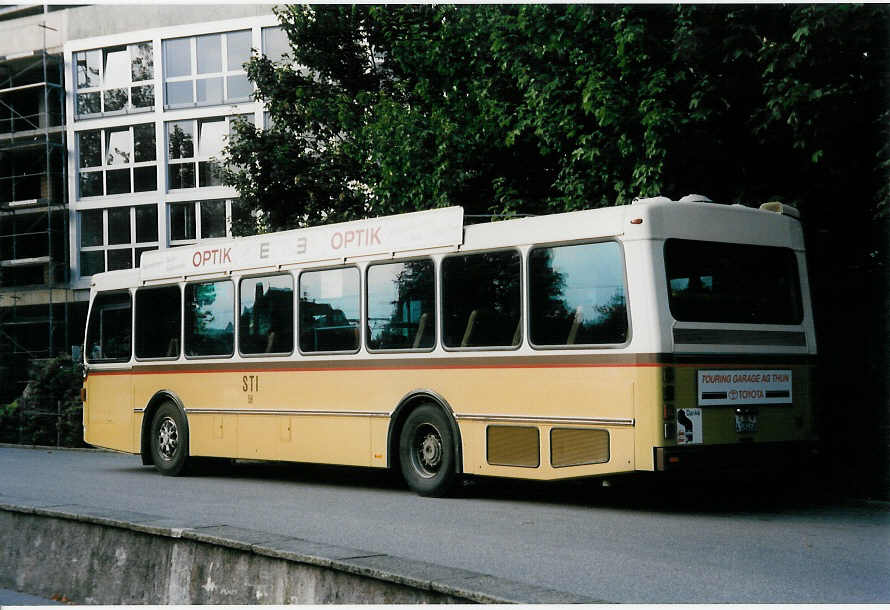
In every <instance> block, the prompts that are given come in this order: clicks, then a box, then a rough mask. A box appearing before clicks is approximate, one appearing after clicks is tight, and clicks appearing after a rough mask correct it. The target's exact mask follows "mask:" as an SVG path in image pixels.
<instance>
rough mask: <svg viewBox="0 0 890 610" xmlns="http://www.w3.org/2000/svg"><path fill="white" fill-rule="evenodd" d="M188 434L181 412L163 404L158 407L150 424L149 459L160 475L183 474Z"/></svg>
mask: <svg viewBox="0 0 890 610" xmlns="http://www.w3.org/2000/svg"><path fill="white" fill-rule="evenodd" d="M188 447H189V433H188V425H187V424H186V422H185V418H184V417H183V416H182V412H181V411H180V410H179V409H177V408H176V405H174V404H172V403H169V402H165V403H164V404H162V405H161V406H160V407H158V410H157V412H156V413H155V416H154V418H153V419H152V423H151V457H152V460H153V461H154V465H155V468H157V469H158V471H159V472H160V473H161V474H164V475H168V476H177V475H180V474H184V473H185V467H186V463H187V462H188V457H189V456H188V453H189V450H188Z"/></svg>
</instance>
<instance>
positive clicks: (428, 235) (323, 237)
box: [93, 197, 803, 289]
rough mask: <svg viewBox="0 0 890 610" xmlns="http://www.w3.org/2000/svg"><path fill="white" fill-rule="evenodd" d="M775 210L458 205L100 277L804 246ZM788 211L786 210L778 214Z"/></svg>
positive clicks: (658, 201) (193, 250)
mask: <svg viewBox="0 0 890 610" xmlns="http://www.w3.org/2000/svg"><path fill="white" fill-rule="evenodd" d="M781 210H782V207H781V206H779V208H778V210H777V209H776V208H775V206H773V207H771V208H769V209H757V208H752V207H747V206H741V205H725V204H715V203H710V202H701V201H694V202H692V201H680V202H677V201H671V200H670V199H667V198H666V197H656V198H651V199H645V200H640V201H638V202H635V203H634V204H632V205H624V206H614V207H608V208H598V209H592V210H581V211H575V212H564V213H560V214H550V215H546V216H536V217H528V218H519V219H512V220H503V221H497V222H489V223H482V224H475V225H469V226H466V227H464V225H463V220H464V215H463V208H461V207H458V206H455V207H448V208H438V209H433V210H426V211H421V212H411V213H407V214H398V215H394V216H383V217H378V218H371V219H366V220H356V221H352V222H345V223H338V224H331V225H322V226H318V227H310V228H305V229H294V230H290V231H281V232H278V233H268V234H264V235H255V236H250V237H236V238H221V239H211V240H203V241H201V242H198V243H196V244H193V245H190V246H179V247H176V248H165V249H162V250H155V251H149V252H145V253H143V254H142V261H141V266H140V267H139V268H138V269H129V270H123V271H111V272H106V273H101V274H96V275H94V276H93V285H94V286H96V287H97V288H99V289H112V288H117V287H123V286H136V285H139V284H143V283H146V282H151V281H156V280H164V279H173V278H182V277H196V276H198V277H200V276H204V275H212V274H219V273H221V272H225V271H227V270H233V269H237V270H251V269H257V270H260V269H277V268H280V267H283V266H287V265H300V264H306V263H318V264H325V263H329V264H339V263H343V262H344V261H346V260H347V259H352V260H354V259H356V258H359V259H360V258H362V257H380V256H393V257H395V256H410V255H411V254H419V253H422V252H429V251H443V252H448V251H456V250H458V249H461V247H463V248H467V249H469V248H472V249H474V250H476V249H487V248H499V247H507V246H513V245H519V244H533V243H547V242H569V241H575V240H581V239H600V238H608V237H617V236H623V239H625V240H629V239H659V238H665V237H678V238H687V239H699V240H707V241H726V242H739V243H762V244H764V245H781V246H786V247H791V248H793V249H796V250H802V249H803V237H802V232H801V230H800V225H799V223H798V222H797V221H796V220H794V219H793V218H792V217H790V216H788V215H785V214H783V213H782V211H781ZM777 212H778V213H777Z"/></svg>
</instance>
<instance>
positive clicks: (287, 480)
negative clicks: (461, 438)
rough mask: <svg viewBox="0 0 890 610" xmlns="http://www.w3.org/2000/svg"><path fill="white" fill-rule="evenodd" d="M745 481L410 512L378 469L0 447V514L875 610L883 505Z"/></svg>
mask: <svg viewBox="0 0 890 610" xmlns="http://www.w3.org/2000/svg"><path fill="white" fill-rule="evenodd" d="M812 488H813V485H812V484H808V485H807V486H805V487H801V486H798V485H789V484H787V482H786V483H785V484H783V485H779V486H761V485H760V484H757V483H752V482H750V481H749V482H735V483H727V482H725V481H724V482H722V483H720V484H719V485H718V484H715V483H701V484H695V485H680V484H668V485H653V484H652V483H651V482H650V481H648V480H646V481H634V482H632V483H628V484H624V485H620V484H619V485H616V486H613V487H610V488H601V487H599V486H598V485H597V484H595V483H593V482H589V481H588V482H577V481H576V482H569V483H559V484H552V483H551V484H541V483H530V482H516V481H505V480H491V479H478V480H475V481H474V482H473V483H471V484H469V485H466V486H464V487H463V488H462V489H461V490H460V491H459V493H458V495H457V497H452V498H446V499H429V498H420V497H418V496H415V495H414V494H413V493H411V492H410V491H408V490H407V489H406V488H404V487H403V486H402V485H401V483H399V482H398V481H397V480H395V479H393V478H391V477H389V476H387V475H386V474H385V473H381V472H379V471H372V470H365V469H354V468H346V469H344V468H331V467H320V466H311V465H290V464H288V465H282V464H253V463H249V464H244V463H239V464H230V463H228V462H226V463H222V464H218V465H215V466H214V467H212V468H210V469H208V470H206V471H205V472H204V473H203V474H201V475H198V476H192V477H185V478H170V477H163V476H161V475H159V474H157V473H156V472H155V471H154V469H152V468H150V467H144V466H142V465H141V462H140V460H139V458H138V457H135V456H128V455H121V454H115V453H104V452H76V451H47V450H31V449H19V448H3V447H0V502H14V501H15V500H17V499H18V500H34V501H41V502H51V503H58V504H81V505H85V506H100V507H113V508H116V509H120V510H131V511H137V512H142V513H149V514H155V515H169V516H174V517H177V518H180V519H188V520H190V521H191V522H193V523H195V524H196V525H197V524H202V525H205V524H206V525H211V524H227V525H234V526H238V527H243V528H248V529H254V530H261V531H273V532H277V533H282V534H286V535H290V536H295V537H299V538H304V539H308V540H313V541H318V542H324V543H328V544H334V545H341V546H348V547H353V548H359V549H364V550H369V551H373V552H380V553H388V554H391V555H396V556H400V557H404V558H408V559H418V560H423V561H427V562H432V563H438V564H442V565H447V566H452V567H457V568H464V569H468V570H473V571H476V572H482V573H487V574H492V575H496V576H501V577H504V578H509V579H512V580H517V581H523V582H528V583H532V584H537V585H540V586H545V587H549V588H554V589H559V590H563V591H570V592H574V593H578V594H582V595H586V596H590V597H593V598H597V599H602V600H606V601H611V602H632V603H653V602H667V603H723V602H735V603H756V602H775V603H801V602H811V603H851V602H884V603H887V602H890V505H888V504H887V503H849V502H848V503H844V502H839V501H836V500H833V499H832V498H831V495H830V493H825V491H824V490H822V491H820V492H818V493H817V492H813V491H809V490H811V489H812Z"/></svg>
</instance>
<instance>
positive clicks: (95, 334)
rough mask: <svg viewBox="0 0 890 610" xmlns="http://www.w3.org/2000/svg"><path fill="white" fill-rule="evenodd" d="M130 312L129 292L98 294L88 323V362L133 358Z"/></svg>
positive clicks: (124, 360) (119, 360)
mask: <svg viewBox="0 0 890 610" xmlns="http://www.w3.org/2000/svg"><path fill="white" fill-rule="evenodd" d="M131 313H132V305H131V302H130V293H128V292H114V293H105V294H99V295H98V296H97V297H96V298H95V299H94V301H93V308H92V310H91V311H90V323H89V325H88V327H87V338H86V347H87V350H86V352H87V353H86V360H87V362H92V363H103V362H126V361H128V360H129V359H130V345H131V335H132V333H131V322H132V320H131Z"/></svg>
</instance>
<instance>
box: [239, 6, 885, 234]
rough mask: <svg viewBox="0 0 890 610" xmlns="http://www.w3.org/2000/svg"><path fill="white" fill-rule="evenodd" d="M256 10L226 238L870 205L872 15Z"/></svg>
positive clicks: (878, 184) (878, 53) (878, 151)
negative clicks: (252, 89)
mask: <svg viewBox="0 0 890 610" xmlns="http://www.w3.org/2000/svg"><path fill="white" fill-rule="evenodd" d="M276 12H277V14H278V16H279V19H280V21H281V24H282V27H283V28H284V30H285V31H286V33H287V35H288V37H289V39H290V42H291V57H290V58H291V59H292V61H290V62H279V63H272V62H271V61H269V60H268V59H266V58H264V57H261V56H256V57H255V58H253V59H252V60H251V62H250V63H249V64H248V73H249V76H250V78H251V79H252V80H253V81H254V82H255V83H256V85H257V97H258V99H260V100H262V101H264V102H265V103H266V104H267V106H268V109H269V116H270V123H271V126H270V127H269V128H268V129H265V130H262V129H260V130H255V129H254V128H253V127H252V126H250V125H248V124H246V123H244V124H242V125H241V126H240V127H239V129H238V137H237V139H235V140H234V141H233V142H232V144H231V145H230V146H229V149H228V152H229V157H230V165H229V167H228V169H227V170H226V172H225V179H226V181H227V183H229V184H231V185H234V186H236V187H237V188H238V190H239V192H240V193H241V197H242V202H243V204H244V205H243V206H242V208H241V209H240V211H239V215H238V217H237V218H236V221H237V222H236V230H238V231H240V232H249V231H253V230H257V229H281V228H287V227H295V226H302V225H306V224H316V223H320V222H330V221H335V220H336V221H339V220H348V219H352V218H356V217H362V216H367V215H381V214H388V213H396V212H402V211H410V210H416V209H427V208H431V207H437V206H444V205H455V204H456V205H463V206H464V207H465V209H466V212H467V213H468V214H474V213H475V214H488V213H491V214H511V213H546V212H549V211H565V210H572V209H580V208H588V207H595V206H603V205H612V204H615V203H626V202H628V201H629V200H630V199H632V198H633V197H635V196H649V195H655V194H659V193H660V194H666V195H669V196H682V195H683V194H686V193H689V192H701V193H706V194H708V195H709V196H711V198H712V199H714V200H718V201H724V202H742V201H744V202H752V203H753V202H761V201H764V200H767V199H773V198H781V199H782V200H784V201H785V202H788V203H795V204H797V205H799V206H801V207H802V208H804V211H805V212H806V213H808V214H809V213H810V212H812V213H813V214H815V215H819V214H820V213H821V210H824V209H825V208H826V206H827V203H828V202H831V201H845V202H848V201H849V202H855V205H856V206H857V207H858V208H859V209H861V210H862V211H863V212H867V213H869V214H874V213H878V212H881V211H882V210H886V209H887V207H888V206H887V202H888V200H890V191H888V186H887V185H888V183H890V149H888V146H887V136H888V134H890V114H888V104H887V93H886V92H887V91H888V82H887V70H886V67H887V65H888V59H890V57H888V45H887V32H888V24H890V21H888V10H887V8H886V7H884V6H880V5H866V6H843V5H837V6H836V5H791V6H779V5H749V6H719V5H714V6H690V5H681V6H603V5H523V6H492V5H487V6H448V5H440V6H430V5H427V6H367V5H362V6H314V7H307V6H286V7H282V8H279V9H277V11H276ZM251 212H252V214H251Z"/></svg>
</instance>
